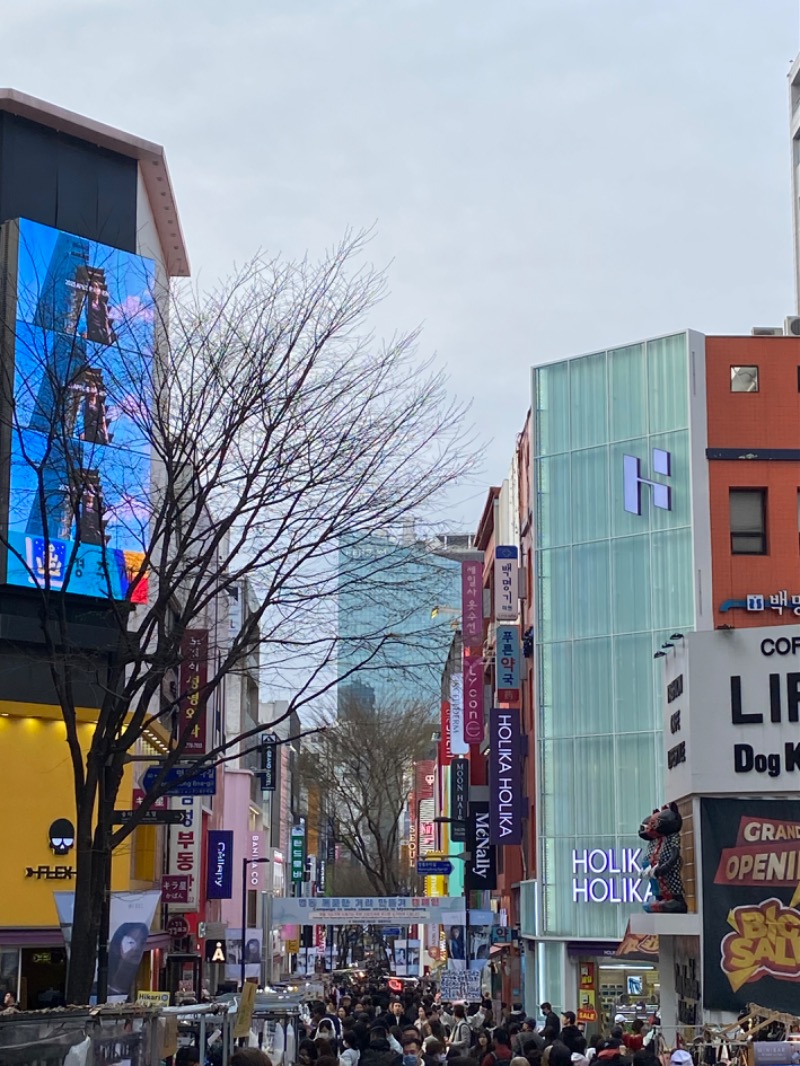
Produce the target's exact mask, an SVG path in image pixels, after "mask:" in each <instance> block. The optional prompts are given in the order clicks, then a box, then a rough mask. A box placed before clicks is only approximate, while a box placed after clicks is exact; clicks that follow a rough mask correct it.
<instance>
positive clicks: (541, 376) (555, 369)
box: [533, 363, 570, 455]
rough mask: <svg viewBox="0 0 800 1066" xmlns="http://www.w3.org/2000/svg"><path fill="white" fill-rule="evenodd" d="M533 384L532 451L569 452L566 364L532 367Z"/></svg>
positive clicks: (567, 377) (542, 453) (547, 453)
mask: <svg viewBox="0 0 800 1066" xmlns="http://www.w3.org/2000/svg"><path fill="white" fill-rule="evenodd" d="M533 373H534V381H535V383H536V387H535V391H536V409H537V416H536V442H535V444H536V454H537V455H554V454H556V453H557V452H566V451H569V422H570V405H569V365H568V364H567V363H557V364H555V365H554V366H540V367H535V368H534V371H533Z"/></svg>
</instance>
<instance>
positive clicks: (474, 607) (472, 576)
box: [461, 560, 483, 648]
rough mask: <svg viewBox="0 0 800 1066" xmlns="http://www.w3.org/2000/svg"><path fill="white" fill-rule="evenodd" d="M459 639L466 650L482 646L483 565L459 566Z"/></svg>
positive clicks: (478, 562)
mask: <svg viewBox="0 0 800 1066" xmlns="http://www.w3.org/2000/svg"><path fill="white" fill-rule="evenodd" d="M461 639H462V640H463V642H464V644H465V645H466V646H467V647H468V648H477V647H480V646H481V645H482V644H483V563H482V562H480V561H477V562H473V561H471V560H470V561H467V562H463V563H462V564H461Z"/></svg>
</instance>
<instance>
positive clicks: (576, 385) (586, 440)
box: [569, 352, 608, 448]
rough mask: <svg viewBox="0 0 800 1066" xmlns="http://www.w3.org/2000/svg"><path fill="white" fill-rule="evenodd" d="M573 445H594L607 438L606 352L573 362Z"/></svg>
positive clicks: (571, 396) (571, 386)
mask: <svg viewBox="0 0 800 1066" xmlns="http://www.w3.org/2000/svg"><path fill="white" fill-rule="evenodd" d="M569 385H570V408H571V424H572V447H573V448H591V447H592V446H593V445H595V444H604V443H605V442H606V440H607V439H608V427H607V407H608V398H607V393H606V353H605V352H600V353H599V354H598V355H587V356H585V357H584V358H583V359H573V360H572V361H571V363H570V376H569Z"/></svg>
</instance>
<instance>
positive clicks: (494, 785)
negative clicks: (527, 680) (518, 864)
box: [489, 707, 522, 844]
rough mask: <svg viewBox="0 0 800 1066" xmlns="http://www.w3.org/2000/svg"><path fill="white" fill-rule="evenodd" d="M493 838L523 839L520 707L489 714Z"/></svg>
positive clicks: (515, 841)
mask: <svg viewBox="0 0 800 1066" xmlns="http://www.w3.org/2000/svg"><path fill="white" fill-rule="evenodd" d="M489 737H490V739H489V841H490V843H492V844H521V843H522V738H521V736H520V713H519V710H517V709H516V708H508V709H505V708H499V707H493V708H492V710H491V712H490V715H489Z"/></svg>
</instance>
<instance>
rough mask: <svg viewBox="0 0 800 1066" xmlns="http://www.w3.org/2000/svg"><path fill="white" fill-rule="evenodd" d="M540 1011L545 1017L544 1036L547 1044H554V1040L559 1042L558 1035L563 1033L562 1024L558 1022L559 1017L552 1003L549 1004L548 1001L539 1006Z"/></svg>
mask: <svg viewBox="0 0 800 1066" xmlns="http://www.w3.org/2000/svg"><path fill="white" fill-rule="evenodd" d="M539 1010H540V1011H541V1012H542V1014H543V1015H544V1028H543V1029H542V1036H543V1037H544V1040H545V1043H546V1044H552V1043H553V1041H554V1040H558V1035H559V1033H560V1032H561V1022H560V1021H559V1020H558V1015H557V1014H556V1013H555V1011H554V1010H553V1005H552V1003H548V1002H547V1000H545V1001H544V1003H542V1004H541V1005H540V1006H539Z"/></svg>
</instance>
